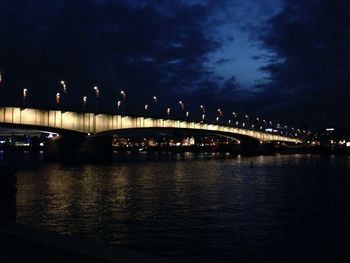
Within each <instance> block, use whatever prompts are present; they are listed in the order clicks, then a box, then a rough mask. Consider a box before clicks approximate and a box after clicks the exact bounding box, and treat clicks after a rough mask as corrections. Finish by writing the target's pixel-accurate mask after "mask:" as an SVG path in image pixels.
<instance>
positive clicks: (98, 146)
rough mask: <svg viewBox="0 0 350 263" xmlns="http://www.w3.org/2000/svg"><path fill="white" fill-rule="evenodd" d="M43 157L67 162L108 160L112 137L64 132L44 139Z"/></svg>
mask: <svg viewBox="0 0 350 263" xmlns="http://www.w3.org/2000/svg"><path fill="white" fill-rule="evenodd" d="M44 157H45V158H46V159H48V160H56V161H68V162H109V161H111V160H112V138H111V136H88V135H82V134H64V135H62V136H57V137H54V138H50V139H48V140H47V141H46V143H45V147H44Z"/></svg>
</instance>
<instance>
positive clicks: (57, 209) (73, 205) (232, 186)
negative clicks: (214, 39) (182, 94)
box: [17, 154, 350, 262]
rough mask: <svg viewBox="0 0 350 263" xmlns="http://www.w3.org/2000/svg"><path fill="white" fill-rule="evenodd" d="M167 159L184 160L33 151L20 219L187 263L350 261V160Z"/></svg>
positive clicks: (25, 171) (24, 172)
mask: <svg viewBox="0 0 350 263" xmlns="http://www.w3.org/2000/svg"><path fill="white" fill-rule="evenodd" d="M145 156H146V157H145ZM145 156H143V157H142V158H144V159H147V160H150V159H152V158H153V157H154V156H153V157H152V158H148V157H147V155H145ZM158 157H159V156H157V158H158ZM158 159H159V158H158ZM163 159H173V160H175V161H142V162H141V161H125V162H124V161H119V162H118V161H115V162H114V163H113V164H109V165H78V166H77V165H62V164H58V163H44V162H43V161H38V160H37V157H28V156H27V157H26V158H24V161H23V162H22V163H23V165H22V168H21V169H20V171H19V172H18V194H17V204H18V206H17V209H18V221H19V222H21V223H26V224H30V225H34V226H38V227H41V228H45V229H48V230H52V231H57V232H60V233H63V234H68V235H72V236H77V237H82V238H85V239H91V240H97V241H99V242H105V243H110V244H116V245H120V246H124V247H128V248H132V249H136V250H139V251H142V252H149V253H152V254H156V255H159V256H163V257H167V258H171V259H174V260H178V261H179V262H349V261H350V254H349V253H350V252H349V251H350V169H349V168H350V157H340V156H338V157H335V156H318V155H277V156H257V157H239V156H238V157H237V156H225V155H223V156H215V155H204V154H203V155H200V156H197V155H191V154H185V155H174V154H171V155H166V158H163ZM251 161H253V168H250V167H249V166H250V162H251Z"/></svg>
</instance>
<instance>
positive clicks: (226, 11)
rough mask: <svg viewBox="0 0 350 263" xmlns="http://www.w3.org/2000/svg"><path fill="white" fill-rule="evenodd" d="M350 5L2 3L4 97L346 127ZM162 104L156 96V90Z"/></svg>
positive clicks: (335, 1) (274, 0) (289, 1)
mask: <svg viewBox="0 0 350 263" xmlns="http://www.w3.org/2000/svg"><path fill="white" fill-rule="evenodd" d="M348 10H350V2H349V1H346V0H332V1H327V0H318V1H316V0H309V1H305V0H304V1H303V0H251V1H245V0H207V1H204V0H168V1H166V0H163V1H161V0H149V1H146V0H138V1H136V0H133V1H131V0H120V1H117V0H95V1H88V0H66V1H64V0H50V1H47V0H23V1H13V0H2V1H0V34H1V35H0V71H1V72H2V82H1V84H0V95H1V97H0V102H1V103H17V104H20V103H22V90H23V89H24V88H27V89H28V96H27V103H28V104H31V105H38V106H54V105H55V94H56V93H57V92H60V93H62V88H61V86H60V83H59V81H60V80H65V81H66V83H67V90H68V91H67V93H66V94H65V96H62V104H63V103H64V104H65V106H67V107H68V106H70V107H76V108H81V107H82V97H83V96H87V97H88V108H91V109H93V107H94V91H93V86H94V85H97V86H98V87H99V89H100V94H101V96H100V98H99V107H100V109H103V110H113V111H115V110H116V108H117V101H118V100H121V99H122V98H121V95H120V91H121V90H124V91H125V92H126V94H127V99H126V100H125V101H122V107H121V110H124V111H129V112H142V111H143V108H144V105H145V104H149V107H150V108H149V110H150V111H151V110H153V111H154V112H157V113H159V112H161V113H165V111H166V108H168V107H170V108H171V109H172V114H174V115H176V114H180V107H179V105H178V101H179V100H182V101H183V102H184V104H185V108H186V110H189V111H190V114H191V115H192V116H193V117H196V118H199V117H200V114H201V111H200V108H199V106H200V105H201V104H203V105H205V107H206V114H207V116H208V118H209V119H210V118H211V119H214V118H215V117H216V115H217V109H218V108H220V109H221V110H222V111H223V117H222V119H223V120H224V119H225V120H228V119H229V118H231V114H232V112H233V111H235V112H236V113H237V114H239V115H240V116H243V115H245V114H248V115H249V116H255V117H261V118H266V119H267V120H272V121H273V122H280V123H283V124H288V125H293V126H294V125H295V126H299V127H302V128H311V129H317V128H320V127H324V126H330V125H335V126H343V127H348V128H350V124H349V123H350V116H349V100H350V91H349V88H348V83H349V81H348V78H349V76H350V73H349V72H350V63H349V57H350V27H349V26H350V16H349V15H348ZM153 96H157V97H158V103H157V104H154V103H152V97H153Z"/></svg>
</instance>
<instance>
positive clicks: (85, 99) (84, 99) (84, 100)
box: [83, 96, 87, 111]
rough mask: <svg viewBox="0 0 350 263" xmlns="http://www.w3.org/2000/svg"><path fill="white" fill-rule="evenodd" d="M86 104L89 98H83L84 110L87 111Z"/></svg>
mask: <svg viewBox="0 0 350 263" xmlns="http://www.w3.org/2000/svg"><path fill="white" fill-rule="evenodd" d="M86 102H87V97H86V96H84V97H83V108H84V111H86Z"/></svg>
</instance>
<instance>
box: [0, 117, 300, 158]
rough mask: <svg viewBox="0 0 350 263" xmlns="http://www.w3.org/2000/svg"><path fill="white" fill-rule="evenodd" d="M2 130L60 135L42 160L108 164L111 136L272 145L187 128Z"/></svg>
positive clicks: (242, 147)
mask: <svg viewBox="0 0 350 263" xmlns="http://www.w3.org/2000/svg"><path fill="white" fill-rule="evenodd" d="M1 127H8V128H9V127H11V128H25V129H33V130H37V131H42V132H54V133H57V134H59V136H55V137H53V138H49V139H47V141H46V143H45V148H44V149H45V157H47V158H49V159H56V160H69V161H98V162H101V161H110V160H111V158H112V151H113V148H112V136H118V137H124V138H132V137H147V138H180V137H182V138H185V137H196V138H198V137H206V136H207V137H211V136H212V137H223V138H227V139H228V140H229V141H230V143H229V145H227V146H226V147H225V150H227V151H235V152H247V153H250V152H256V151H259V150H262V149H265V148H266V146H267V145H269V146H271V144H269V142H262V141H260V140H258V139H256V138H254V137H251V136H248V135H242V134H234V133H232V132H224V131H213V130H202V129H190V128H162V127H157V128H124V129H116V130H109V131H104V132H100V133H96V134H93V135H92V134H88V133H85V132H79V131H73V130H67V129H61V128H56V127H54V128H52V127H41V126H37V125H27V124H25V125H23V124H14V123H2V124H1ZM293 144H295V143H293ZM185 149H187V150H191V149H193V148H186V147H185ZM197 150H198V149H197ZM199 150H200V149H199ZM206 150H208V149H206Z"/></svg>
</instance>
